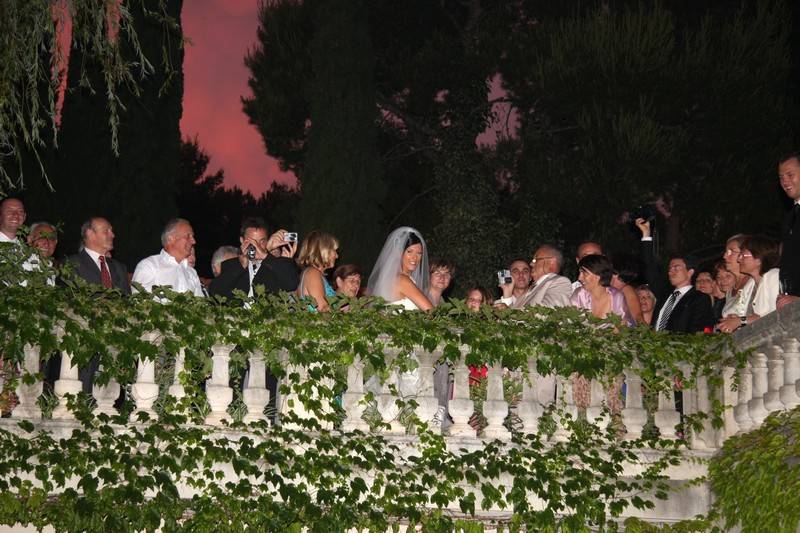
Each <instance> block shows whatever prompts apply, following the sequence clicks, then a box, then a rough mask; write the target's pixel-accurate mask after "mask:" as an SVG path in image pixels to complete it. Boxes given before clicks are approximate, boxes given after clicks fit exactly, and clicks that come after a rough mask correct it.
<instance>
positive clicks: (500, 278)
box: [497, 270, 513, 285]
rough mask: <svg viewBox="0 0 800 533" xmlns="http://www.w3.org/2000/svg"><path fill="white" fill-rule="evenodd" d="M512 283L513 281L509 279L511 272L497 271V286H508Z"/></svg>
mask: <svg viewBox="0 0 800 533" xmlns="http://www.w3.org/2000/svg"><path fill="white" fill-rule="evenodd" d="M512 281H513V279H512V278H511V271H510V270H498V271H497V284H498V285H508V284H509V283H511V282H512Z"/></svg>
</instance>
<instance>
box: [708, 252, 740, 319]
mask: <svg viewBox="0 0 800 533" xmlns="http://www.w3.org/2000/svg"><path fill="white" fill-rule="evenodd" d="M711 273H712V276H713V279H714V292H713V293H712V296H713V297H714V316H715V317H716V319H717V321H719V320H720V319H721V318H722V316H723V315H722V309H723V308H724V307H725V302H726V301H727V299H728V294H729V293H730V292H731V291H733V286H734V285H736V276H734V275H733V274H732V273H731V272H730V271H729V270H728V268H727V267H726V266H725V261H724V260H722V259H720V260H719V261H717V262H716V263H714V266H713V267H712V268H711Z"/></svg>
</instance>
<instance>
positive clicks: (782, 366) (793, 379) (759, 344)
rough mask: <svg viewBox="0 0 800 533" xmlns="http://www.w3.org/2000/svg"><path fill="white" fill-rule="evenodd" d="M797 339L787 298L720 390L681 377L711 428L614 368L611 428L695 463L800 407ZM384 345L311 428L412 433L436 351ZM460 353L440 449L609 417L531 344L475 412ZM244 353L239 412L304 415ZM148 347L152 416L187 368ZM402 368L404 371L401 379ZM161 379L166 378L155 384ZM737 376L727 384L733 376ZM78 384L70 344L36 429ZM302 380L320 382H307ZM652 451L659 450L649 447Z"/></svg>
mask: <svg viewBox="0 0 800 533" xmlns="http://www.w3.org/2000/svg"><path fill="white" fill-rule="evenodd" d="M798 339H800V303H798V304H793V305H791V306H787V307H786V308H785V309H783V310H781V311H780V312H776V313H772V314H771V315H768V316H766V317H764V318H762V319H761V320H759V321H757V322H756V323H754V324H752V325H751V326H748V327H746V328H743V329H741V330H739V331H738V332H736V334H735V336H734V343H735V345H736V346H737V348H738V349H751V350H752V352H751V354H750V355H749V358H748V363H747V365H746V366H745V367H744V368H742V369H740V370H738V371H737V370H735V369H733V368H725V369H722V376H723V381H724V384H723V387H722V388H721V389H719V388H717V389H715V390H712V389H711V388H710V387H709V383H708V381H707V379H705V378H704V377H702V376H701V377H700V378H699V379H697V380H696V382H694V383H693V384H692V386H691V387H688V386H687V387H683V390H682V392H683V413H684V414H685V415H691V414H694V413H703V412H709V411H710V410H711V406H712V404H713V402H714V401H715V400H719V401H721V402H723V404H724V405H726V406H727V409H726V411H725V413H724V416H723V425H722V427H720V428H714V427H712V425H711V423H710V422H705V423H704V425H703V427H702V428H701V429H700V430H697V431H692V432H688V433H686V434H683V435H681V434H680V433H679V432H678V430H679V428H680V426H679V422H680V420H681V413H680V412H679V411H678V409H677V408H676V403H675V396H674V395H673V393H672V391H662V392H660V393H659V394H658V397H657V401H656V402H655V405H654V406H653V407H652V408H650V409H648V405H646V403H647V402H645V398H646V395H647V391H646V390H644V388H643V387H642V379H641V377H640V375H639V369H638V368H636V367H635V366H634V367H632V368H627V369H625V370H624V372H623V374H624V375H623V376H621V377H620V380H623V379H624V383H625V391H626V392H625V394H624V395H623V396H622V405H621V410H620V412H619V416H618V419H619V422H620V432H619V435H620V438H623V439H636V438H638V437H640V436H641V435H642V433H643V431H645V429H646V428H648V427H652V426H654V427H655V428H657V430H658V432H659V433H660V435H661V437H662V438H668V439H678V438H684V439H685V441H686V444H687V447H688V448H689V450H690V451H689V452H688V453H689V455H690V456H691V457H692V460H693V461H694V463H698V461H695V460H697V459H700V461H699V463H702V460H704V459H708V458H709V457H711V456H712V455H713V454H714V453H716V451H717V450H718V449H719V448H720V447H721V446H722V444H723V443H724V441H725V440H726V439H727V438H729V437H731V436H733V435H736V434H739V433H743V432H746V431H750V430H752V429H755V428H757V427H758V426H759V425H760V424H761V423H763V421H764V419H765V418H766V417H767V416H768V415H769V414H770V413H772V412H775V411H780V410H784V409H790V408H793V407H796V406H798V405H800V342H798ZM142 340H144V341H146V342H148V343H152V344H155V345H158V344H159V335H158V333H157V332H153V333H148V334H145V335H143V336H142ZM234 350H237V347H235V346H232V345H224V344H219V345H215V346H213V347H212V349H211V354H210V357H211V361H212V366H211V373H210V377H208V379H207V380H206V381H205V383H204V387H203V391H204V392H203V394H205V396H206V400H207V404H208V408H209V409H208V412H207V414H206V416H205V419H204V423H205V424H206V425H208V426H211V427H220V429H219V431H220V433H221V434H227V433H228V432H230V430H228V429H223V428H222V427H221V426H223V425H224V424H225V423H226V422H228V421H230V415H229V407H230V406H231V404H232V402H233V399H234V398H235V397H237V396H239V395H238V394H236V393H235V391H234V389H233V388H232V386H231V380H230V376H231V364H230V363H231V354H232V353H233V351H234ZM384 353H385V357H386V361H387V363H388V369H389V372H388V378H387V379H386V380H384V381H383V382H382V383H379V384H378V386H377V388H376V387H371V386H370V384H369V383H367V380H366V379H365V378H366V377H368V376H365V367H366V365H365V363H364V361H362V360H361V358H359V357H355V358H354V360H353V362H352V364H350V365H349V366H348V367H347V368H346V369H343V370H346V389H345V391H344V392H343V394H342V395H341V398H340V399H339V400H340V405H341V407H342V410H343V411H344V417H343V418H342V419H341V420H340V422H339V424H338V425H335V426H334V425H332V424H330V423H323V424H322V427H323V428H326V429H333V430H341V431H353V430H360V431H365V432H366V431H372V432H375V433H379V434H382V435H384V436H386V437H387V438H388V439H394V440H397V441H398V442H404V443H407V444H408V445H409V446H413V443H414V442H415V439H416V438H417V437H416V436H414V435H409V434H408V433H409V431H412V432H413V430H410V429H409V427H410V426H409V425H407V424H406V423H405V420H404V418H403V417H404V415H406V414H407V413H408V409H403V407H402V405H401V404H398V402H397V400H398V395H401V396H403V395H404V397H403V399H406V400H408V399H413V400H414V402H415V403H414V404H413V405H414V413H415V414H416V415H417V417H419V419H420V420H422V421H431V420H432V419H433V418H434V415H435V414H436V412H437V408H438V401H437V399H436V397H435V395H434V391H433V383H434V379H433V377H434V368H435V364H436V362H437V360H439V358H440V357H441V355H442V354H441V351H439V350H432V351H428V350H425V349H422V348H417V349H415V350H413V352H412V353H411V354H410V356H411V358H412V359H413V360H414V361H415V363H416V365H412V366H416V368H415V370H414V371H413V372H411V373H410V372H405V371H401V370H400V369H398V368H397V367H396V366H394V365H392V364H391V363H392V362H393V361H394V360H395V359H396V358H397V357H398V356H399V352H398V351H397V350H396V349H395V348H387V349H386V350H385V352H384ZM467 353H468V348H467V347H462V348H461V355H460V357H459V358H457V359H456V360H455V361H454V362H452V364H451V368H450V372H451V374H452V376H453V382H452V395H451V399H450V400H449V407H448V414H449V417H450V419H451V420H452V424H450V425H449V427H446V428H445V429H444V430H442V429H441V427H432V430H433V431H434V432H442V431H443V434H444V436H445V441H446V442H447V444H448V446H449V447H460V448H466V449H473V450H474V449H480V447H481V446H483V442H484V441H486V440H490V439H499V440H501V441H510V440H511V436H512V433H511V431H510V429H511V428H512V424H511V423H510V419H509V416H512V418H513V420H514V421H515V424H513V426H514V427H513V429H514V430H515V431H522V432H523V433H525V434H528V433H536V432H537V430H538V429H539V428H540V426H541V423H542V421H543V418H544V417H546V416H548V413H549V412H551V411H552V410H553V408H557V409H558V410H560V411H561V412H562V413H565V414H567V415H570V416H572V417H577V416H582V417H585V418H586V419H587V420H589V421H592V422H595V423H597V424H606V423H607V422H608V421H609V420H608V418H607V410H605V409H603V407H604V406H605V402H606V401H607V391H606V388H605V386H604V384H603V383H601V382H600V381H597V380H591V381H590V384H589V392H590V394H589V404H588V405H587V406H581V407H579V406H578V405H576V402H575V397H574V394H573V385H574V379H573V377H570V376H543V375H540V374H538V373H537V365H536V362H537V354H536V353H535V351H532V353H531V354H530V355H529V357H528V360H527V368H524V369H517V370H518V371H519V372H517V375H518V376H519V375H522V378H521V379H522V384H521V397H520V398H519V401H517V402H515V404H514V405H509V403H508V402H507V401H506V398H505V394H504V389H505V388H506V383H505V381H506V380H508V379H512V374H511V373H509V372H508V371H507V370H506V369H504V368H503V367H502V366H501V365H500V364H492V365H490V366H489V367H488V369H487V377H486V398H485V400H484V401H483V404H482V409H481V410H480V413H477V409H476V402H474V401H473V399H472V398H471V396H470V389H471V387H470V370H469V368H468V366H467V364H466V355H467ZM24 355H25V356H24V361H23V362H22V365H21V367H23V368H24V372H25V373H27V374H31V375H35V374H37V373H39V371H40V368H39V367H40V353H39V347H37V346H30V345H28V346H26V347H25V351H24ZM244 355H245V358H246V359H247V360H248V362H249V371H248V373H247V375H246V379H245V380H244V382H243V385H242V390H241V395H240V396H241V402H242V403H243V405H244V409H245V411H246V414H245V415H244V418H243V421H244V422H253V421H260V420H267V419H269V420H270V422H272V423H276V424H280V425H284V426H287V427H292V426H290V424H289V419H290V418H291V417H289V415H290V414H291V415H292V416H293V417H298V418H300V419H302V418H313V417H314V416H315V415H314V414H313V413H312V412H311V411H310V410H309V408H308V407H307V406H306V405H304V403H303V402H302V401H300V395H298V394H297V393H296V390H293V389H291V387H290V390H289V392H288V393H284V394H280V395H279V397H278V398H277V405H276V410H275V411H276V412H275V415H274V417H273V416H270V417H268V416H267V415H266V414H265V407H266V406H267V405H268V403H269V400H270V393H269V391H268V390H267V387H266V379H265V376H266V368H265V356H264V352H262V351H261V350H255V351H253V352H252V353H249V354H244ZM279 356H280V358H281V360H283V361H285V363H286V367H287V375H288V374H294V375H296V376H299V378H300V385H302V384H303V382H307V381H306V380H308V379H309V374H310V373H312V370H313V366H312V367H302V366H293V365H289V362H288V354H287V353H286V352H285V351H284V352H282V353H280V355H279ZM159 357H160V358H161V360H164V359H167V358H171V360H170V362H173V361H174V365H166V366H167V367H169V368H170V372H171V373H170V375H169V376H166V378H165V376H158V375H157V374H156V372H157V368H159V365H157V364H156V361H154V360H153V359H152V358H151V359H147V358H144V357H141V358H139V360H138V363H137V371H136V373H135V381H134V383H132V384H131V385H130V387H129V390H130V395H129V397H128V401H131V402H133V404H134V406H135V408H134V411H135V412H136V411H141V412H145V413H148V414H150V415H154V414H155V413H154V407H155V402H156V400H157V399H158V398H159V397H160V396H163V395H165V394H166V395H170V396H172V397H174V398H176V399H181V398H184V397H185V396H186V390H185V383H186V382H185V380H186V376H187V374H184V373H183V368H184V364H185V360H186V352H185V349H181V350H179V351H178V353H176V354H167V353H166V352H165V351H164V350H163V349H162V350H161V354H160V356H159ZM173 367H174V369H173ZM23 368H21V370H23ZM691 370H692V369H691V368H690V367H689V366H688V365H685V367H684V368H683V371H684V374H685V375H688V374H689V373H690V372H691ZM410 377H411V378H413V379H409V378H410ZM516 379H519V377H517V378H516ZM167 381H169V383H168V384H166V385H165V383H166V382H167ZM323 381H324V382H321V383H320V384H319V386H320V387H330V386H331V384H332V380H330V379H328V380H327V381H325V380H323ZM736 381H738V386H734V383H735V382H736ZM409 383H414V384H415V385H414V386H413V387H412V389H413V390H412V393H411V394H409V392H408V390H409V386H408V384H409ZM285 384H288V382H286V383H285ZM42 390H43V387H42V383H41V382H39V381H34V382H33V383H31V382H28V383H26V382H25V381H23V380H19V382H18V385H17V389H16V394H17V397H18V399H19V404H18V405H17V406H16V407H15V408H14V409H13V411H12V413H11V418H12V420H11V421H2V423H0V427H5V428H11V425H10V424H11V423H13V422H14V420H18V419H24V420H30V421H37V420H41V419H42V412H41V409H40V408H39V407H38V405H37V398H38V397H39V396H40V395H41V393H42ZM80 390H81V382H80V381H79V380H78V370H77V368H76V367H75V366H73V357H72V354H70V353H68V352H62V357H61V368H60V374H59V379H58V380H57V381H56V382H55V385H54V387H53V392H54V395H55V397H56V398H57V404H56V406H55V408H54V409H53V411H52V418H53V419H54V421H53V422H52V423H51V422H43V427H47V426H48V424H50V425H52V424H57V425H58V427H59V428H69V427H75V426H77V422H76V421H72V420H73V416H74V415H73V413H72V412H71V411H70V410H69V409H67V395H70V394H76V393H78V392H79V391H80ZM119 390H120V385H119V384H118V383H116V382H114V381H113V380H111V381H110V382H109V383H107V384H106V385H103V386H99V385H95V386H94V388H93V391H92V395H93V397H94V399H95V409H96V412H98V413H106V414H113V413H115V412H116V408H115V407H114V402H115V400H116V398H117V396H118V394H119ZM311 390H312V391H316V392H319V391H318V388H315V387H312V388H311ZM320 399H321V398H320ZM326 401H327V402H328V403H327V405H331V403H330V400H329V399H328V400H324V401H322V404H323V405H326ZM476 414H480V415H482V418H483V419H484V420H485V427H483V429H482V430H481V431H478V430H476V427H475V426H476V425H475V423H474V419H475V415H476ZM554 421H555V423H556V428H555V432H554V434H553V435H552V437H551V439H552V441H553V442H558V441H563V440H566V438H567V436H568V433H567V429H566V428H565V427H564V426H563V425H562V424H561V420H560V419H559V418H558V417H555V419H554ZM379 422H382V423H379ZM71 424H72V426H71ZM54 427H55V426H54ZM295 427H296V426H295ZM398 439H399V440H398ZM653 453H654V454H657V453H658V452H657V451H656V450H654V451H653ZM694 463H692V462H691V461H690V462H687V463H684V464H682V465H680V467H676V469H674V470H672V471H671V473H670V477H671V479H672V480H673V481H674V482H675V483H676V484H680V483H683V482H686V481H688V480H691V479H694V478H696V477H698V476H702V475H703V474H704V473H705V471H704V467H702V466H696V465H695V466H691V464H694ZM632 473H633V472H632ZM687 491H688V492H684V493H681V494H682V495H680V494H679V493H676V495H673V496H671V497H670V501H668V502H667V503H666V504H664V505H661V504H659V506H657V507H656V508H655V509H654V510H653V511H652V512H650V513H649V514H645V515H642V516H644V517H646V518H648V519H653V520H668V521H671V520H677V519H681V518H688V517H691V516H692V515H694V514H697V513H701V512H703V511H704V509H706V508H707V505H708V504H709V502H710V501H711V496H710V492H709V490H708V488H707V485H705V484H700V485H697V486H691V487H690V488H688V489H687ZM634 514H635V513H634Z"/></svg>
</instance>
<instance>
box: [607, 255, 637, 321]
mask: <svg viewBox="0 0 800 533" xmlns="http://www.w3.org/2000/svg"><path fill="white" fill-rule="evenodd" d="M613 265H614V274H613V275H612V276H611V286H612V287H614V288H615V289H617V290H618V291H621V292H622V295H623V296H624V297H625V305H626V306H627V309H628V313H629V316H630V319H631V320H632V321H633V322H634V323H635V324H641V323H643V322H644V316H643V315H642V308H641V305H640V304H639V295H638V294H636V289H634V288H633V283H634V282H636V280H637V279H638V278H639V262H638V261H637V260H636V258H635V257H633V256H630V255H626V254H619V255H615V256H614V260H613Z"/></svg>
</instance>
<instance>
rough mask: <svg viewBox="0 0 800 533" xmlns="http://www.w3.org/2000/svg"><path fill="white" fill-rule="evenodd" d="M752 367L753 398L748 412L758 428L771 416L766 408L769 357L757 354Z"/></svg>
mask: <svg viewBox="0 0 800 533" xmlns="http://www.w3.org/2000/svg"><path fill="white" fill-rule="evenodd" d="M750 365H751V368H752V370H751V372H752V373H753V397H752V398H751V399H750V401H749V402H747V410H748V411H749V413H750V418H751V419H752V420H753V424H754V428H756V427H758V426H760V425H761V423H762V422H764V419H765V418H767V415H768V414H769V413H768V412H767V409H766V408H765V407H764V395H765V394H766V393H767V356H766V355H764V354H763V353H760V352H756V353H755V354H753V356H752V357H751V358H750Z"/></svg>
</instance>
